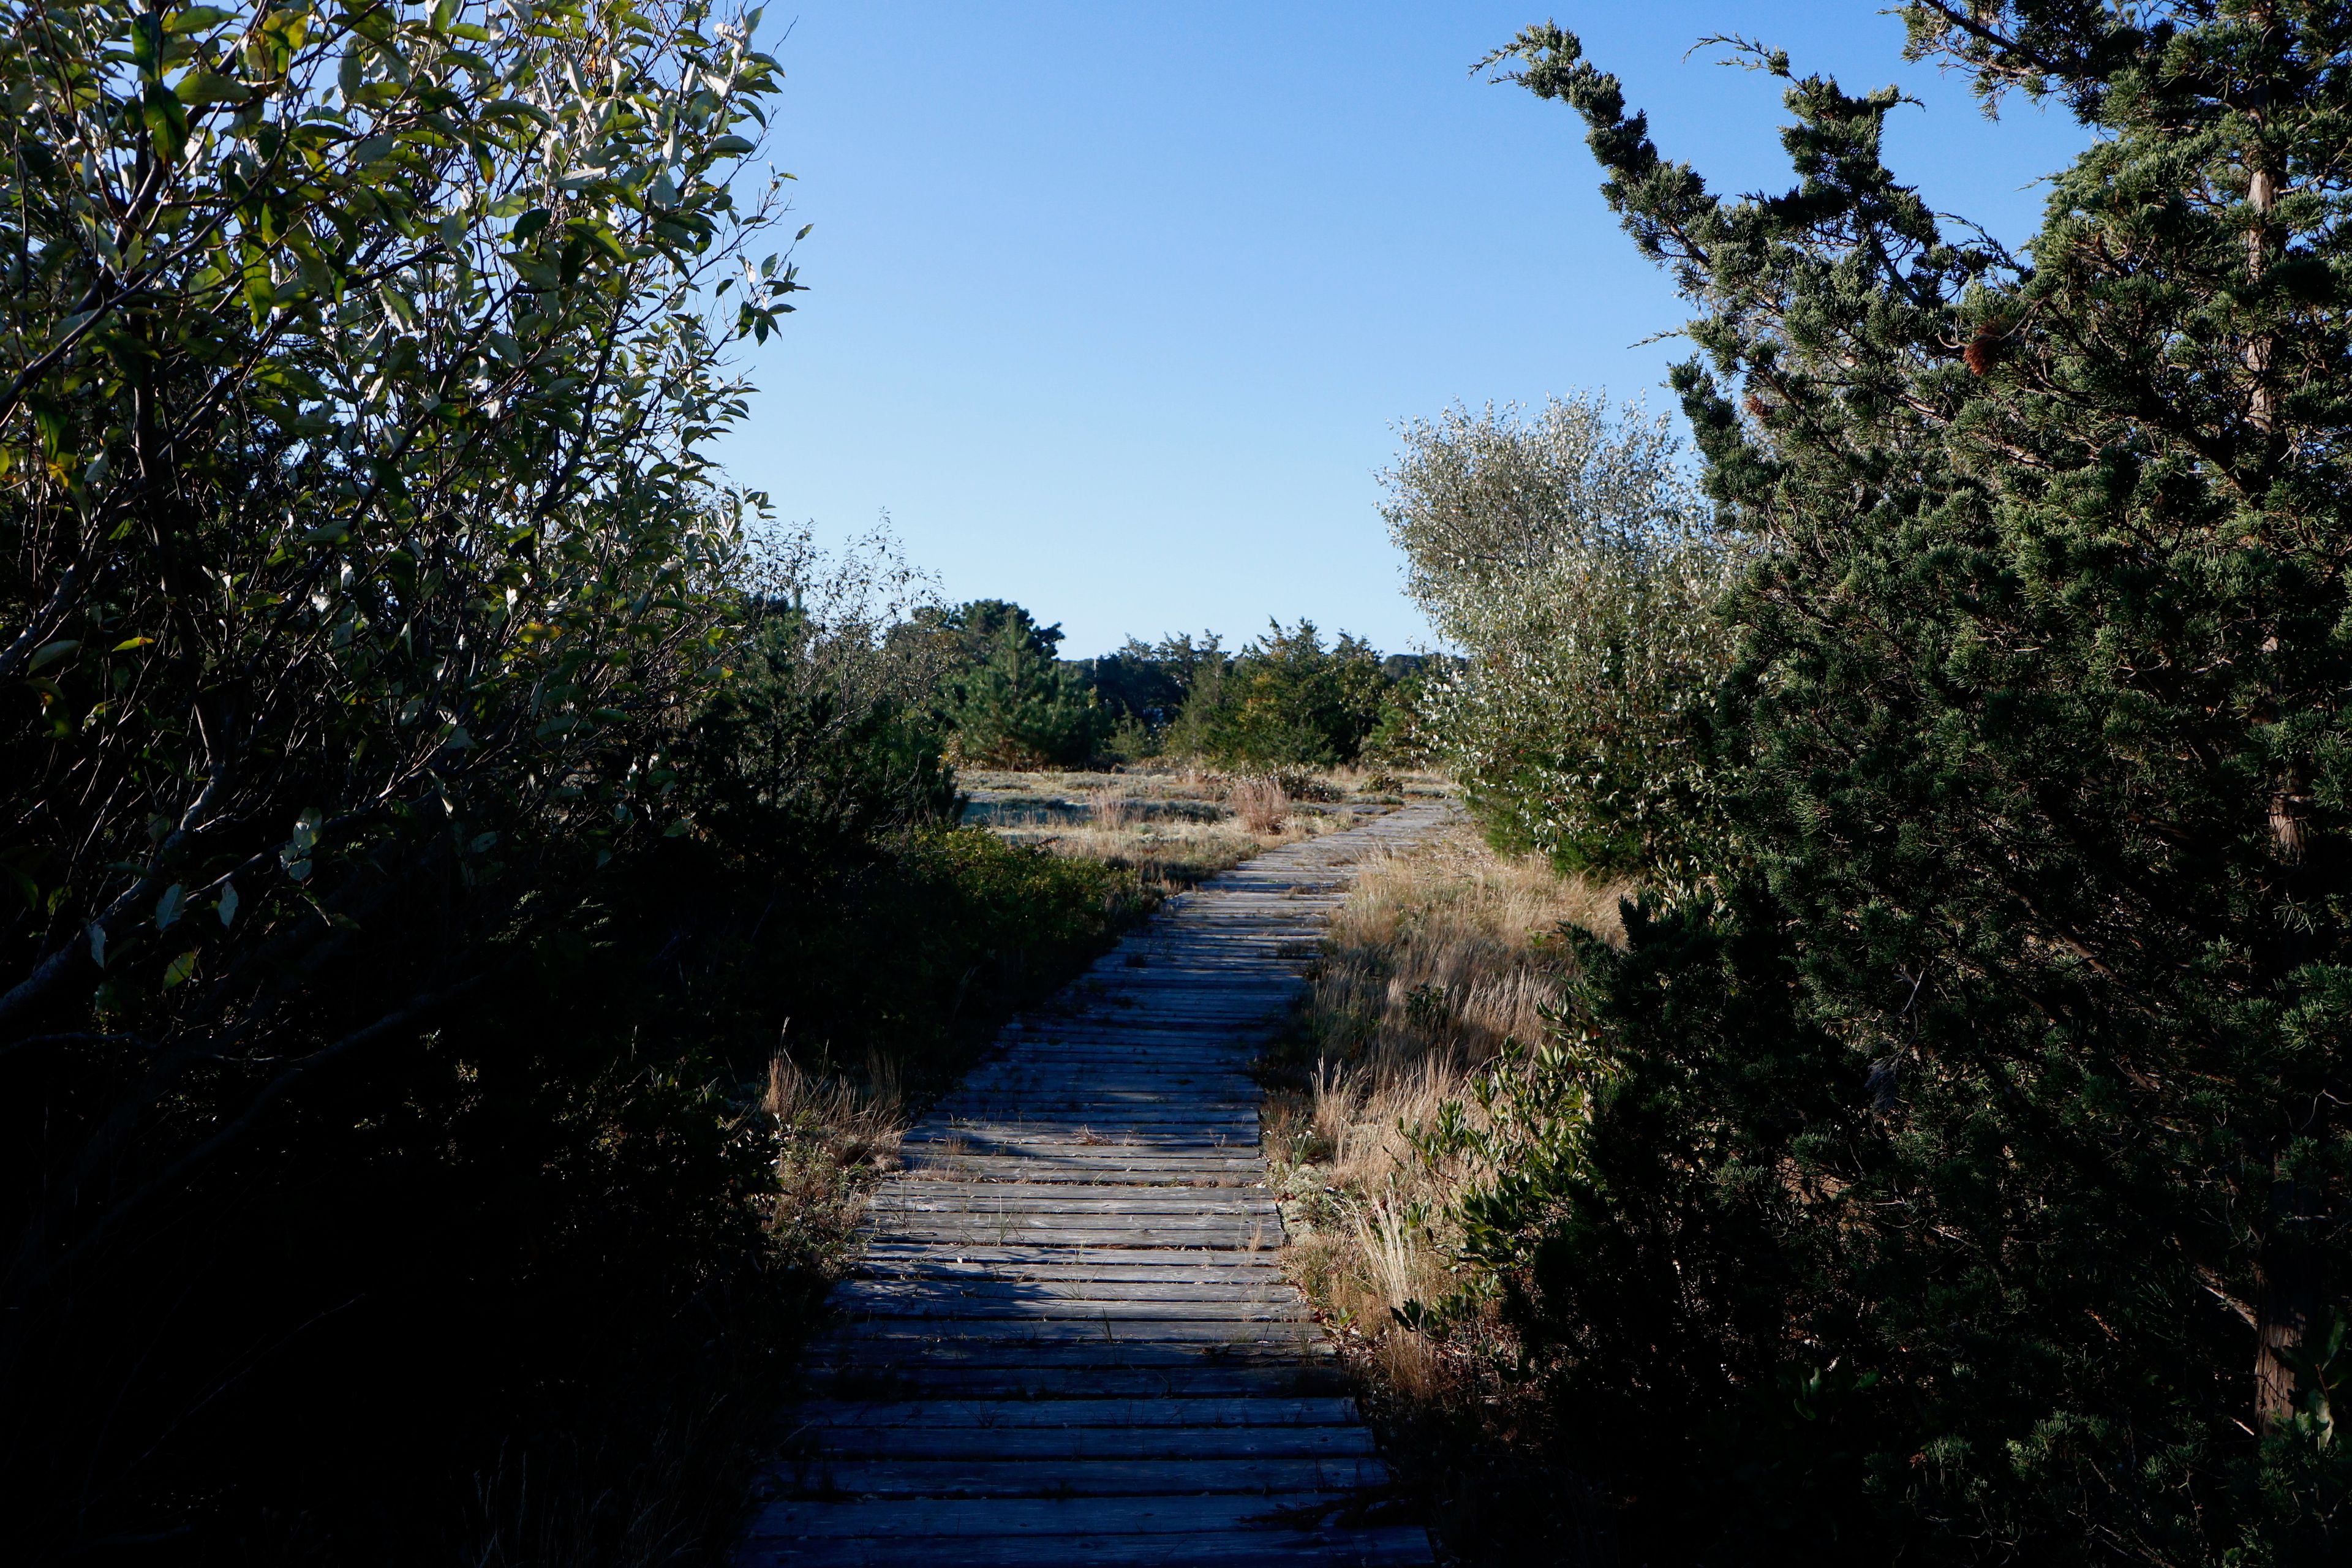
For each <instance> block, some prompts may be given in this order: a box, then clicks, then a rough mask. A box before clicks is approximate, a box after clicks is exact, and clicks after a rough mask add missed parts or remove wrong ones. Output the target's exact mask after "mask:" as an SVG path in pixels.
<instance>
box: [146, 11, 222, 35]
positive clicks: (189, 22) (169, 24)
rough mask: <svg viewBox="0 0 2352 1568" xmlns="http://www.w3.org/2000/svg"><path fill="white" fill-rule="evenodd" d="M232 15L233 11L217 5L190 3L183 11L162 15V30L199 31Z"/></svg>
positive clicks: (219, 23)
mask: <svg viewBox="0 0 2352 1568" xmlns="http://www.w3.org/2000/svg"><path fill="white" fill-rule="evenodd" d="M232 15H233V13H231V12H227V11H224V10H222V9H221V8H220V7H219V6H217V5H191V6H189V7H188V8H187V9H186V10H184V11H178V12H174V13H173V14H172V15H171V16H166V17H164V18H163V31H165V32H167V33H201V32H203V31H205V29H206V28H207V27H216V26H220V25H221V24H222V23H223V22H226V21H227V20H229V18H230V16H232Z"/></svg>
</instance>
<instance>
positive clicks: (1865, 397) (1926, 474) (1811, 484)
mask: <svg viewBox="0 0 2352 1568" xmlns="http://www.w3.org/2000/svg"><path fill="white" fill-rule="evenodd" d="M1906 14H1907V16H1908V18H1909V22H1910V26H1911V29H1912V32H1911V37H1912V49H1913V52H1914V54H1915V55H1916V56H1919V57H1927V56H1938V57H1941V58H1945V59H1947V60H1948V61H1951V62H1955V63H1957V64H1958V65H1959V66H1960V67H1961V68H1965V69H1968V70H1970V71H1972V72H1974V73H1975V77H1976V80H1977V82H1978V84H1979V88H1980V89H1981V90H1982V91H1983V92H1984V93H1985V94H1986V95H1987V97H1988V99H1990V100H1997V99H1998V97H1999V96H2000V93H2002V92H2004V91H2008V90H2012V89H2021V90H2024V91H2026V92H2028V93H2031V94H2035V95H2042V96H2051V97H2054V98H2056V99H2058V100H2063V102H2064V103H2065V104H2066V105H2067V106H2068V107H2069V108H2070V109H2071V110H2073V111H2074V113H2076V114H2077V115H2079V116H2080V117H2081V118H2082V119H2083V120H2084V121H2085V122H2086V123H2088V124H2090V125H2092V126H2094V127H2095V128H2096V129H2097V130H2098V131H2099V132H2100V133H2101V134H2100V139H2099V140H2098V141H2097V142H2095V144H2094V145H2093V147H2092V148H2091V149H2090V150H2089V151H2088V152H2087V153H2084V155H2083V156H2082V157H2081V158H2080V159H2079V160H2078V161H2077V162H2076V163H2075V164H2074V166H2073V167H2072V168H2070V169H2068V170H2067V171H2065V172H2064V173H2063V174H2062V175H2061V176H2060V177H2059V179H2058V180H2057V182H2056V184H2055V186H2054V188H2053V195H2052V198H2051V201H2050V205H2049V210H2048V216H2047V219H2046V221H2045V224H2044V226H2043V227H2042V231H2041V233H2040V235H2039V236H2038V237H2037V238H2036V239H2035V241H2034V242H2033V244H2032V247H2031V250H2030V254H2029V256H2028V257H2025V258H2017V257H2011V256H2009V255H2007V254H2005V253H2004V252H2003V251H2002V250H2001V249H2000V247H1997V246H1995V245H1993V244H1991V243H1990V242H1989V241H1987V240H1985V239H1983V238H1982V237H1979V236H1975V235H1969V236H1967V237H1960V238H1955V237H1952V236H1951V235H1949V234H1948V233H1947V232H1946V231H1945V228H1944V226H1942V225H1941V224H1939V222H1938V221H1937V217H1936V216H1935V215H1933V214H1932V213H1931V212H1930V211H1929V209H1928V208H1927V205H1926V204H1925V203H1924V202H1923V201H1922V200H1921V199H1920V197H1919V196H1918V195H1917V194H1916V192H1914V191H1912V190H1911V189H1909V188H1907V187H1906V186H1904V185H1902V184H1899V183H1898V182H1897V181H1896V179H1895V176H1894V175H1893V174H1892V173H1891V172H1890V171H1888V170H1887V169H1886V168H1885V165H1884V163H1882V161H1881V159H1880V156H1879V152H1880V141H1881V132H1882V129H1883V126H1884V122H1885V117H1886V116H1887V115H1888V114H1889V113H1890V112H1891V111H1893V110H1895V108H1896V106H1897V105H1898V103H1900V102H1901V99H1900V95H1899V94H1897V93H1896V92H1895V91H1894V90H1893V89H1886V90H1883V91H1879V92H1874V93H1870V94H1865V95H1861V96H1855V95H1852V94H1848V93H1846V92H1844V91H1843V90H1842V89H1840V88H1839V87H1838V86H1837V84H1835V83H1834V82H1832V81H1829V80H1827V79H1822V78H1818V77H1798V76H1795V75H1794V74H1793V73H1792V71H1791V68H1790V62H1789V61H1788V59H1787V58H1786V57H1785V56H1782V55H1780V54H1777V53H1773V52H1770V51H1768V50H1763V49H1760V48H1756V47H1753V46H1742V47H1746V48H1747V49H1748V51H1749V54H1750V56H1751V58H1753V59H1754V61H1755V62H1756V63H1757V64H1759V66H1761V67H1762V68H1766V69H1768V70H1769V71H1771V72H1773V73H1775V74H1777V75H1779V76H1780V77H1782V78H1785V79H1788V82H1789V87H1788V91H1787V102H1788V105H1789V107H1790V110H1791V111H1792V114H1793V116H1794V121H1795V122H1794V124H1793V125H1792V126H1791V127H1790V129H1789V130H1788V131H1787V132H1786V133H1785V137H1784V140H1785V142H1786V145H1787V147H1788V150H1789V152H1790V156H1791V158H1792V160H1793V161H1794V163H1795V166H1796V172H1797V175H1798V184H1796V185H1795V187H1794V188H1792V189H1790V191H1788V192H1787V193H1786V194H1784V195H1780V196H1777V197H1771V198H1759V199H1750V200H1727V199H1724V198H1722V197H1719V196H1717V195H1715V194H1713V193H1711V192H1709V191H1708V190H1707V189H1706V185H1705V184H1704V182H1703V181H1701V180H1700V178H1699V177H1698V176H1697V175H1696V174H1695V173H1694V172H1693V171H1692V170H1690V169H1689V168H1688V167H1687V166H1685V165H1681V164H1677V163H1669V162H1667V161H1666V160H1665V159H1664V158H1663V157H1662V156H1661V155H1660V154H1659V153H1658V151H1657V150H1656V148H1655V147H1654V144H1653V143H1652V142H1651V140H1650V137H1649V133H1648V127H1647V124H1646V121H1644V119H1643V116H1641V115H1640V114H1638V113H1630V112H1628V110H1627V108H1626V106H1625V103H1624V100H1623V97H1622V91H1621V90H1620V88H1619V86H1618V83H1617V82H1616V81H1615V79H1612V78H1611V77H1609V76H1607V75H1605V74H1603V73H1602V72H1601V71H1599V70H1598V69H1596V68H1593V67H1591V65H1589V64H1586V63H1584V62H1583V61H1582V60H1581V58H1580V47H1579V45H1578V43H1577V40H1576V39H1575V38H1574V37H1571V36H1570V35H1569V34H1567V33H1565V32H1563V31H1561V30H1560V29H1559V28H1557V27H1551V26H1544V27H1537V28H1531V29H1529V30H1528V32H1527V33H1525V34H1523V35H1522V37H1520V38H1519V39H1518V40H1517V43H1516V44H1515V45H1514V46H1513V47H1512V48H1511V49H1509V50H1507V51H1505V53H1506V54H1507V55H1509V56H1513V57H1516V59H1517V68H1516V69H1515V72H1514V75H1515V78H1516V79H1518V80H1520V81H1522V82H1524V83H1525V84H1526V85H1527V86H1528V87H1529V88H1531V89H1534V90H1535V91H1537V92H1538V93H1540V94H1542V95H1543V96H1545V97H1548V98H1556V99H1559V100H1565V101H1566V102H1568V103H1569V104H1570V105H1571V106H1572V107H1573V108H1574V109H1576V110H1578V111H1580V113H1581V114H1582V116H1583V117H1584V119H1585V120H1586V121H1587V122H1588V123H1589V125H1590V127H1591V137H1590V141H1591V147H1592V149H1593V152H1594V153H1595V154H1596V156H1597V157H1598V158H1599V160H1600V162H1601V164H1602V165H1603V167H1604V169H1605V170H1606V172H1607V175H1608V180H1607V183H1606V184H1605V185H1604V187H1603V190H1604V193H1605V194H1606V195H1607V197H1608V199H1609V201H1610V202H1611V204H1612V206H1613V207H1614V208H1615V209H1616V210H1617V211H1618V212H1619V213H1620V215H1621V216H1622V218H1623V220H1624V222H1625V225H1626V226H1627V228H1628V229H1629V231H1630V232H1631V233H1632V235H1633V237H1634V239H1635V241H1636V242H1637V244H1638V245H1639V246H1640V247H1642V248H1643V251H1644V252H1645V253H1646V254H1648V255H1650V256H1652V257H1653V258H1656V259H1658V260H1659V261H1661V262H1662V263H1664V265H1665V266H1666V267H1667V268H1669V269H1670V271H1671V272H1672V274H1673V276H1674V277H1675V279H1676V281H1677V283H1678V284H1679V286H1680V287H1681V289H1682V290H1683V292H1684V293H1685V296H1686V297H1687V298H1688V299H1689V300H1691V301H1692V303H1693V304H1694V306H1695V307H1696V320H1695V321H1693V322H1692V324H1691V329H1690V330H1691V332H1692V335H1693V337H1694V338H1695V340H1696V342H1697V343H1698V344H1699V345H1700V348H1701V350H1702V355H1701V357H1700V358H1698V359H1696V360H1694V361H1693V362H1692V363H1688V364H1685V365H1683V366H1681V367H1680V368H1678V369H1677V370H1676V371H1675V375H1674V384H1675V388H1676V390H1677V391H1678V392H1679V394H1680V395H1681V396H1682V398H1683V401H1684V406H1685V411H1686V412H1687V414H1688V416H1689V417H1690V420H1691V422H1692V425H1693V426H1694V428H1695V431H1696V437H1697V441H1698V444H1699V447H1700V449H1701V451H1702V453H1703V455H1704V457H1705V459H1706V475H1705V479H1706V488H1707V490H1708V493H1709V494H1710V495H1711V496H1712V497H1713V499H1714V500H1715V501H1716V502H1717V504H1718V505H1719V506H1721V507H1722V508H1724V509H1725V510H1726V511H1727V513H1728V514H1729V515H1730V519H1731V521H1733V522H1734V524H1735V525H1736V526H1738V528H1740V529H1741V530H1743V531H1747V532H1748V533H1750V534H1752V535H1753V536H1754V537H1755V538H1756V539H1757V540H1758V542H1759V551H1758V552H1757V557H1756V560H1755V562H1754V563H1753V564H1752V565H1751V566H1750V568H1749V569H1748V574H1747V576H1746V578H1745V580H1744V582H1743V583H1742V584H1741V585H1740V587H1739V588H1738V590H1737V591H1736V593H1735V595H1734V598H1733V600H1732V603H1731V605H1730V607H1729V610H1728V612H1727V613H1728V615H1729V616H1730V618H1731V619H1732V620H1733V621H1734V622H1735V624H1736V625H1737V627H1738V631H1739V633H1740V637H1741V652H1740V656H1739V659H1738V667H1737V668H1736V670H1735V672H1734V674H1733V676H1732V677H1731V679H1729V680H1728V681H1727V685H1726V686H1725V688H1724V689H1723V690H1722V692H1721V693H1720V697H1719V703H1718V707H1719V711H1718V713H1717V722H1716V723H1715V725H1714V726H1713V727H1712V734H1713V737H1714V746H1715V752H1714V755H1713V758H1712V765H1713V766H1714V767H1715V768H1716V769H1717V770H1718V773H1719V774H1720V776H1721V779H1722V781H1723V784H1724V794H1725V796H1726V797H1727V798H1728V799H1730V800H1731V801H1732V803H1733V815H1734V816H1735V818H1736V821H1737V823H1738V833H1737V849H1736V852H1734V853H1732V854H1731V855H1730V856H1728V857H1727V862H1726V863H1725V864H1724V865H1722V866H1721V867H1719V868H1717V889H1718V895H1717V898H1716V899H1715V900H1712V901H1709V902H1706V903H1704V904H1701V905H1697V906H1694V907H1685V908H1683V909H1680V910H1676V911H1675V912H1674V913H1672V914H1671V915H1662V916H1659V917H1658V918H1656V919H1654V920H1652V919H1645V918H1642V917H1641V916H1640V915H1638V914H1637V917H1636V919H1635V920H1634V921H1633V926H1634V931H1633V946H1632V951H1631V952H1630V953H1628V954H1627V955H1625V956H1623V957H1622V958H1612V957H1610V956H1609V955H1606V954H1604V953H1601V952H1598V951H1595V952H1592V953H1591V954H1590V955H1589V956H1590V957H1591V959H1592V962H1593V965H1594V969H1595V973H1596V978H1595V981H1594V984H1593V986H1592V988H1591V994H1590V995H1589V997H1588V1000H1587V1008H1586V1011H1585V1013H1584V1015H1583V1016H1582V1017H1581V1018H1580V1020H1579V1021H1578V1022H1577V1023H1576V1025H1575V1026H1572V1027H1571V1028H1570V1030H1569V1032H1568V1033H1569V1038H1568V1039H1566V1040H1565V1041H1564V1042H1563V1047H1564V1048H1563V1051H1562V1052H1561V1053H1560V1054H1559V1056H1558V1057H1557V1058H1554V1060H1553V1062H1552V1066H1551V1068H1550V1069H1549V1070H1551V1071H1552V1072H1553V1073H1554V1074H1555V1075H1557V1076H1559V1077H1562V1078H1564V1079H1566V1080H1567V1082H1568V1083H1569V1085H1570V1087H1571V1088H1572V1089H1573V1091H1574V1093H1575V1094H1576V1095H1577V1096H1580V1097H1581V1099H1580V1101H1579V1103H1580V1105H1581V1106H1583V1107H1586V1108H1589V1111H1590V1120H1589V1121H1584V1122H1581V1123H1580V1130H1579V1131H1578V1132H1577V1134H1576V1141H1577V1149H1578V1153H1577V1157H1576V1158H1575V1159H1572V1160H1569V1161H1565V1162H1556V1163H1553V1164H1552V1165H1550V1166H1548V1167H1547V1170H1549V1171H1550V1172H1551V1173H1552V1174H1551V1175H1550V1176H1549V1178H1548V1179H1547V1180H1544V1181H1541V1182H1533V1183H1530V1182H1517V1183H1512V1182H1506V1183H1505V1184H1502V1185H1500V1186H1499V1187H1498V1188H1497V1189H1496V1191H1495V1192H1494V1193H1493V1194H1490V1195H1489V1196H1488V1198H1487V1199H1486V1201H1485V1203H1484V1204H1483V1205H1479V1206H1475V1207H1474V1210H1473V1213H1472V1215H1471V1217H1472V1218H1473V1220H1474V1221H1475V1235H1476V1237H1477V1238H1478V1245H1479V1246H1480V1247H1481V1248H1482V1249H1483V1250H1484V1251H1485V1253H1486V1255H1487V1256H1488V1257H1489V1258H1491V1259H1493V1260H1494V1261H1496V1263H1498V1264H1499V1265H1500V1266H1502V1268H1503V1269H1504V1275H1505V1279H1506V1282H1507V1286H1508V1289H1509V1292H1510V1295H1509V1299H1510V1300H1511V1302H1512V1303H1513V1311H1514V1315H1515V1317H1516V1319H1517V1321H1518V1323H1519V1324H1520V1326H1521V1328H1522V1330H1523V1331H1525V1333H1526V1334H1527V1336H1528V1342H1529V1345H1530V1349H1531V1352H1533V1353H1534V1355H1535V1357H1536V1359H1537V1362H1538V1364H1540V1365H1542V1366H1543V1367H1545V1368H1546V1369H1547V1373H1548V1375H1549V1377H1550V1378H1551V1379H1552V1381H1553V1384H1554V1386H1555V1391H1556V1393H1557V1394H1558V1395H1559V1398H1560V1399H1561V1400H1562V1405H1561V1408H1562V1411H1563V1421H1564V1426H1565V1428H1566V1430H1568V1431H1569V1432H1570V1435H1571V1441H1574V1442H1576V1443H1577V1444H1578V1446H1579V1448H1580V1453H1581V1454H1582V1456H1583V1457H1584V1458H1585V1460H1586V1462H1587V1463H1589V1464H1591V1465H1592V1466H1593V1467H1595V1468H1598V1469H1601V1470H1602V1471H1604V1472H1606V1473H1608V1474H1610V1475H1612V1476H1613V1477H1615V1478H1616V1479H1618V1480H1620V1481H1621V1482H1622V1484H1623V1486H1624V1487H1625V1489H1626V1490H1627V1492H1628V1494H1629V1495H1630V1496H1631V1497H1632V1498H1633V1503H1634V1506H1633V1513H1632V1519H1633V1537H1634V1540H1635V1542H1636V1543H1637V1551H1636V1555H1637V1557H1640V1558H1643V1559H1649V1560H1674V1559H1678V1558H1686V1559H1690V1560H1705V1561H1710V1562H1713V1561H1722V1560H1727V1559H1755V1558H1759V1557H1772V1556H1777V1555H1782V1554H1790V1555H1794V1554H1797V1553H1800V1552H1801V1553H1802V1554H1804V1555H1806V1556H1808V1557H1809V1558H1811V1559H1813V1560H1821V1559H1823V1558H1829V1559H1837V1560H1852V1561H1868V1562H1884V1561H1887V1560H1890V1558H1891V1557H1892V1556H1894V1555H1895V1554H1896V1553H1898V1552H1900V1553H1903V1554H1904V1555H1905V1560H1906V1561H1924V1562H1947V1561H1948V1562H1963V1561H1970V1562H1973V1561H1993V1560H2007V1561H2013V1560H2019V1559H2021V1558H2023V1559H2037V1558H2046V1557H2049V1556H2052V1555H2054V1554H2055V1553H2057V1552H2065V1553H2066V1554H2067V1555H2068V1556H2069V1557H2070V1558H2083V1557H2087V1558H2091V1559H2094V1560H2098V1561H2131V1562H2156V1563H2204V1562H2222V1561H2228V1562H2232V1563H2272V1562H2281V1563H2284V1562H2291V1561H2293V1562H2320V1561H2334V1560H2340V1557H2341V1555H2342V1553H2343V1552H2344V1550H2345V1542H2344V1532H2345V1529H2346V1526H2345V1524H2344V1522H2343V1521H2344V1520H2345V1518H2346V1517H2347V1515H2346V1513H2345V1505H2346V1501H2347V1495H2352V1488H2347V1449H2346V1447H2345V1446H2343V1445H2340V1444H2336V1443H2335V1442H2334V1441H2333V1436H2334V1434H2333V1418H2334V1412H2333V1408H2332V1400H2333V1394H2334V1387H2335V1384H2336V1383H2337V1382H2339V1381H2340V1380H2341V1378H2342V1377H2343V1375H2344V1373H2345V1370H2346V1368H2347V1366H2352V1361H2347V1360H2343V1359H2339V1358H2337V1356H2336V1347H2337V1346H2339V1345H2340V1343H2341V1341H2342V1332H2343V1331H2342V1324H2343V1322H2344V1312H2345V1309H2346V1305H2347V1286H2352V1248H2347V1241H2352V1235H2347V1218H2352V1209H2347V1186H2348V1185H2352V1135H2347V1105H2348V1104H2352V1071H2347V1051H2346V1040H2347V1027H2352V942H2347V913H2348V912H2352V910H2347V897H2352V862H2348V861H2347V853H2346V845H2345V830H2346V821H2347V819H2346V813H2347V808H2348V807H2352V800H2347V785H2352V765H2347V758H2352V748H2348V747H2347V724H2346V720H2345V716H2344V711H2343V708H2344V701H2345V698H2346V694H2347V692H2352V600H2347V591H2346V590H2347V584H2346V577H2345V564H2346V559H2347V551H2352V528H2348V527H2347V516H2346V510H2347V483H2346V476H2345V474H2344V472H2343V464H2344V460H2345V458H2344V454H2345V446H2346V443H2345V440H2344V434H2345V431H2346V428H2347V404H2346V399H2347V396H2352V375H2347V369H2352V367H2347V363H2346V359H2347V311H2346V307H2345V301H2346V300H2347V284H2352V278H2347V260H2352V258H2347V256H2346V254H2345V247H2346V241H2345V238H2344V230H2345V219H2346V216H2347V208H2352V189H2347V180H2348V179H2352V165H2347V161H2346V158H2345V155H2344V153H2342V151H2341V148H2342V147H2343V146H2344V145H2345V144H2346V132H2347V128H2352V9H2347V7H2344V6H2341V5H2319V4H2309V5H2290V4H2284V3H2279V4H2262V3H2255V0H2248V3H2242V4H2233V5H2217V4H2206V5H2190V4H2154V5H2095V4H2088V3H2084V0H2073V3H2050V4H2032V3H2024V4H2015V5H1997V4H1970V5H1958V4H1944V3H1941V0H1931V3H1927V4H1916V5H1910V6H1908V7H1907V8H1906Z"/></svg>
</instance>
